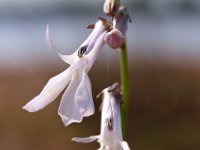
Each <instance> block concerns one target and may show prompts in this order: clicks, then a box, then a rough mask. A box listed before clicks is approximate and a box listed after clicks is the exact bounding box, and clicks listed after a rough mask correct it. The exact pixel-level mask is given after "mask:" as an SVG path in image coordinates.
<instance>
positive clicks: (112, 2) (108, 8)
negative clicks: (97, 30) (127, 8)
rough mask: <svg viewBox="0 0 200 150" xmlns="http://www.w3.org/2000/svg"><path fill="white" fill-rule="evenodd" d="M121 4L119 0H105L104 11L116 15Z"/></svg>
mask: <svg viewBox="0 0 200 150" xmlns="http://www.w3.org/2000/svg"><path fill="white" fill-rule="evenodd" d="M119 6H120V2H119V0H105V2H104V6H103V11H104V13H105V14H106V15H109V16H114V15H115V14H116V13H117V10H118V8H119Z"/></svg>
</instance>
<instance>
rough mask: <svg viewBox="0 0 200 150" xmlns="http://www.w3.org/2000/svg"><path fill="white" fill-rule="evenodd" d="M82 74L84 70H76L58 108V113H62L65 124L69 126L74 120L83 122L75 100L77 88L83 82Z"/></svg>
mask: <svg viewBox="0 0 200 150" xmlns="http://www.w3.org/2000/svg"><path fill="white" fill-rule="evenodd" d="M81 76H82V71H79V70H76V72H75V73H74V74H73V77H72V80H71V82H70V83H69V86H68V87H67V89H66V91H65V92H64V94H63V96H62V99H61V103H60V106H59V108H58V114H59V115H60V117H61V119H62V121H63V123H64V125H65V126H68V125H69V124H71V123H73V122H81V121H82V118H83V116H82V115H81V113H80V110H79V108H77V106H76V104H75V101H74V98H75V93H76V89H77V88H78V85H79V83H80V82H81Z"/></svg>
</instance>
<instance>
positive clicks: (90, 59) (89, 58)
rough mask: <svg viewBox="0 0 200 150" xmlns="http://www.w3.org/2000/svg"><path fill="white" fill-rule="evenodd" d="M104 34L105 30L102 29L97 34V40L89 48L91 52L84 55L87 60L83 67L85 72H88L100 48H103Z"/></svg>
mask: <svg viewBox="0 0 200 150" xmlns="http://www.w3.org/2000/svg"><path fill="white" fill-rule="evenodd" d="M105 35H106V31H104V32H103V33H102V34H101V35H100V36H99V38H98V39H97V41H96V43H95V45H94V47H93V49H92V50H91V52H90V53H89V54H87V55H86V56H85V57H86V60H87V62H88V64H87V65H86V67H85V69H86V72H88V71H89V70H90V69H91V67H92V65H93V64H94V62H95V60H96V58H97V56H98V54H99V52H100V51H101V50H102V48H103V46H104V44H105V42H104V38H105Z"/></svg>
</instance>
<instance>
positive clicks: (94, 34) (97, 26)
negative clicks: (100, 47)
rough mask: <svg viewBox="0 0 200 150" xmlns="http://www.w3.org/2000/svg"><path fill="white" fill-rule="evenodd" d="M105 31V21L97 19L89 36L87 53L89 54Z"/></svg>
mask: <svg viewBox="0 0 200 150" xmlns="http://www.w3.org/2000/svg"><path fill="white" fill-rule="evenodd" d="M104 31H105V27H104V25H103V22H102V21H101V20H99V21H97V22H96V24H95V28H94V30H93V31H92V33H91V34H90V36H89V37H88V41H89V42H88V47H87V51H86V54H88V53H89V52H90V51H91V50H92V49H93V47H94V44H95V43H96V40H97V39H98V37H99V36H100V35H101V34H102V33H103V32H104Z"/></svg>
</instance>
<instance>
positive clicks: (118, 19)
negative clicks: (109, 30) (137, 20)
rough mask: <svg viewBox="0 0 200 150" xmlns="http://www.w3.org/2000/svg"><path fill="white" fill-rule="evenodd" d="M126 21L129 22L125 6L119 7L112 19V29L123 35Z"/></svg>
mask: <svg viewBox="0 0 200 150" xmlns="http://www.w3.org/2000/svg"><path fill="white" fill-rule="evenodd" d="M128 20H129V21H131V20H130V17H129V13H128V10H127V8H126V7H125V6H120V8H119V9H118V11H117V13H116V15H115V16H114V18H113V28H116V29H118V30H119V31H121V32H122V34H123V35H125V34H126V30H127V22H128Z"/></svg>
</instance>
